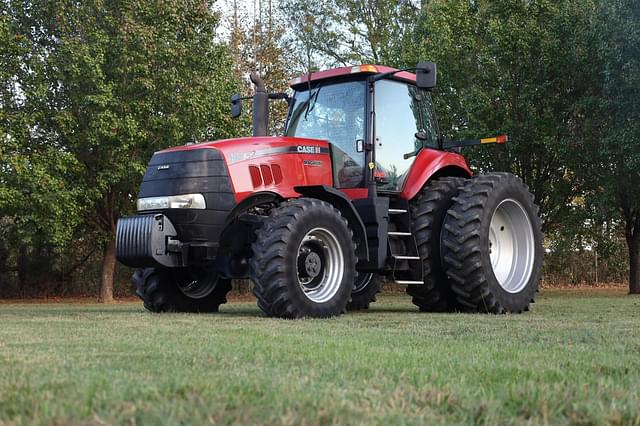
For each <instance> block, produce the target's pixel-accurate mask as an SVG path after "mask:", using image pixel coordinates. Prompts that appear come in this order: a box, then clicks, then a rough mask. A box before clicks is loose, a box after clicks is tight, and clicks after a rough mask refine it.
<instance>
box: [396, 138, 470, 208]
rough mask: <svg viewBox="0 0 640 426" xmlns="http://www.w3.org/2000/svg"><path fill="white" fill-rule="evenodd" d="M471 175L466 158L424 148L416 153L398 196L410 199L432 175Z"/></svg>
mask: <svg viewBox="0 0 640 426" xmlns="http://www.w3.org/2000/svg"><path fill="white" fill-rule="evenodd" d="M472 175H473V173H472V172H471V169H469V166H468V165H467V162H466V160H465V159H464V157H463V156H462V155H460V154H457V153H454V152H446V151H438V150H435V149H429V148H425V149H423V150H421V151H420V152H419V153H418V156H417V158H416V160H415V161H414V162H413V166H412V167H411V170H410V171H409V175H408V176H407V180H406V182H405V184H404V188H403V189H402V192H401V193H400V197H401V198H403V199H405V200H411V199H413V197H415V196H416V195H417V194H418V192H420V190H421V189H422V187H424V185H425V184H426V183H427V182H428V181H429V180H430V179H432V178H433V177H434V176H459V177H466V178H469V177H471V176H472Z"/></svg>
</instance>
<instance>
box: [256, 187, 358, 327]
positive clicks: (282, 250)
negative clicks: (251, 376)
mask: <svg viewBox="0 0 640 426" xmlns="http://www.w3.org/2000/svg"><path fill="white" fill-rule="evenodd" d="M252 248H253V257H252V259H251V268H252V273H253V280H254V283H255V285H254V288H253V291H254V294H255V295H256V297H257V299H258V306H259V307H260V309H262V310H263V311H264V312H265V313H266V314H267V315H268V316H273V317H281V318H299V317H331V316H335V315H340V314H342V313H344V312H345V309H346V305H347V302H348V301H349V295H350V293H351V289H352V286H353V281H354V272H355V263H356V257H355V245H354V243H353V240H352V233H351V230H350V229H349V226H348V225H347V222H346V220H345V219H344V218H343V217H342V215H341V214H340V212H339V211H338V210H336V209H335V208H334V207H332V206H331V205H330V204H328V203H326V202H324V201H320V200H316V199H311V198H300V199H295V200H289V201H285V202H284V203H282V204H281V205H280V206H279V207H277V208H275V209H273V210H272V211H271V214H270V215H269V217H268V218H266V219H265V221H264V223H263V226H262V228H261V229H260V230H259V231H258V232H257V234H256V242H255V243H254V244H253V246H252Z"/></svg>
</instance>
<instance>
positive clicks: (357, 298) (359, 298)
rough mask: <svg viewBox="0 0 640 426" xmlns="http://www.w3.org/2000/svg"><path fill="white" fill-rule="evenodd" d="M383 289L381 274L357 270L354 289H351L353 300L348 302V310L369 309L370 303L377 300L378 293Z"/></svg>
mask: <svg viewBox="0 0 640 426" xmlns="http://www.w3.org/2000/svg"><path fill="white" fill-rule="evenodd" d="M381 290H382V278H381V277H380V275H378V274H366V273H359V272H356V278H355V280H354V282H353V290H351V301H349V303H347V310H348V311H358V310H362V309H369V305H370V304H371V303H373V302H375V301H376V295H377V294H378V293H380V291H381Z"/></svg>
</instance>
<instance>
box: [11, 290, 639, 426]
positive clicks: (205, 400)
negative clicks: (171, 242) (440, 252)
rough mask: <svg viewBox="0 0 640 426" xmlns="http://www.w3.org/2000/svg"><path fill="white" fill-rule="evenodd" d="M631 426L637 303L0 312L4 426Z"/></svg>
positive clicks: (588, 296)
mask: <svg viewBox="0 0 640 426" xmlns="http://www.w3.org/2000/svg"><path fill="white" fill-rule="evenodd" d="M14 423H15V424H52V423H54V424H68V423H72V424H77V423H89V424H105V423H106V424H123V423H124V424H128V423H135V424H157V423H163V424H207V423H216V424H227V423H231V424H295V425H298V424H309V425H316V424H335V423H339V424H432V423H455V424H460V423H462V424H470V423H481V424H511V423H515V424H528V423H531V424H546V423H549V424H633V425H640V298H638V297H631V296H626V295H625V294H624V293H623V292H622V291H618V290H608V291H602V290H599V291H595V292H591V293H586V292H576V291H545V292H543V293H541V294H540V295H539V297H538V303H536V304H535V305H534V306H533V309H532V311H531V312H530V313H527V314H524V315H513V316H511V315H506V316H485V315H463V314H449V315H444V314H438V315H435V314H420V313H418V312H416V310H415V309H414V308H413V306H412V305H411V304H410V301H409V299H408V298H407V297H405V296H403V295H389V296H383V297H382V298H381V301H380V303H376V304H375V307H374V308H373V309H372V310H370V311H368V312H363V313H357V314H349V315H346V316H342V317H340V318H335V319H330V320H300V321H287V320H274V319H267V318H263V317H262V316H261V313H260V311H259V310H258V309H257V307H256V306H255V304H254V303H253V302H239V303H238V302H236V303H231V304H229V305H225V306H223V308H222V312H221V313H220V314H215V315H200V316H196V315H180V314H171V315H153V314H150V313H146V312H144V311H143V310H142V308H141V305H139V304H138V303H120V304H116V305H111V306H101V305H93V304H88V305H87V304H84V305H83V304H7V303H5V304H0V424H14Z"/></svg>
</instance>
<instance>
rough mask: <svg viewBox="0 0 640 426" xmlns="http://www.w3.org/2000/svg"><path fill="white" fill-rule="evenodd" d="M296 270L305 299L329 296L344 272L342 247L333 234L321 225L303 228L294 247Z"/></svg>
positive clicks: (321, 300) (329, 298)
mask: <svg viewBox="0 0 640 426" xmlns="http://www.w3.org/2000/svg"><path fill="white" fill-rule="evenodd" d="M296 272H297V277H298V285H300V288H301V289H302V292H303V293H304V295H305V296H306V297H307V298H308V299H309V300H311V301H312V302H315V303H324V302H327V301H328V300H331V299H332V298H333V297H334V296H335V295H336V293H337V292H338V290H339V289H340V285H341V283H342V278H343V276H344V258H343V256H342V248H341V247H340V243H339V242H338V239H337V238H336V237H335V235H333V234H332V233H331V232H330V231H329V230H327V229H325V228H314V229H312V230H311V231H309V232H307V234H306V235H305V236H304V238H303V239H302V242H301V243H300V246H299V247H298V255H297V259H296Z"/></svg>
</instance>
